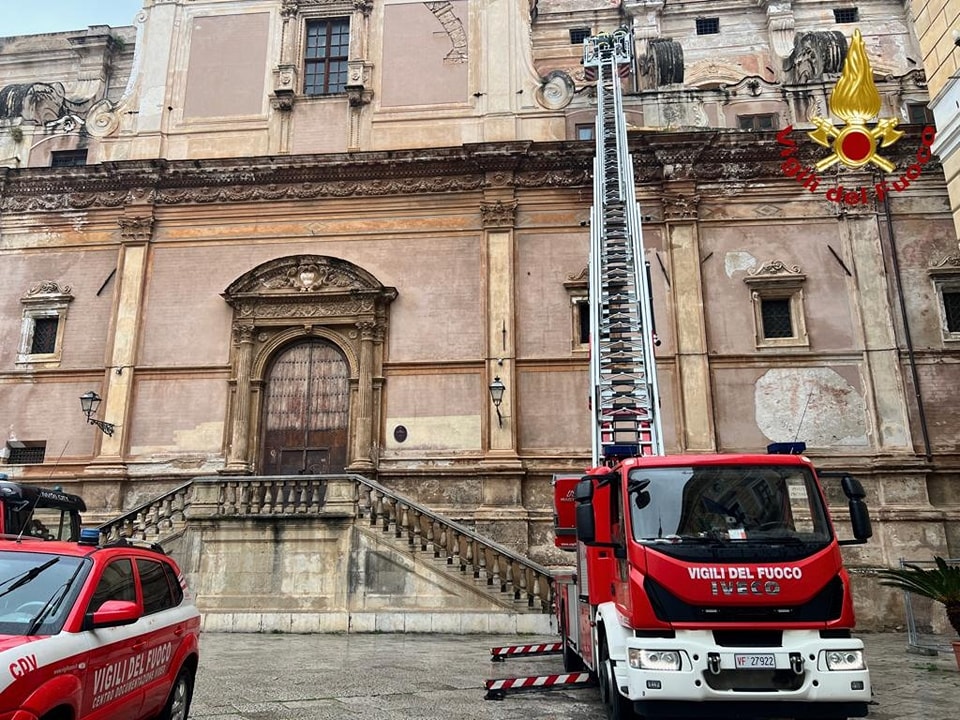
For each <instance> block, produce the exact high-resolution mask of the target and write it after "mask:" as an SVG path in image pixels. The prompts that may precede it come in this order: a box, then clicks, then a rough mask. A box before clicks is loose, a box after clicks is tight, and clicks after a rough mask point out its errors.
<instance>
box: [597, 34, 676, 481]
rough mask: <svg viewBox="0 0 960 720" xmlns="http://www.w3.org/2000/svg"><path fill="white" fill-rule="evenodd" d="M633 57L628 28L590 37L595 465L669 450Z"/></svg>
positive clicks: (631, 41) (630, 35) (660, 453)
mask: <svg viewBox="0 0 960 720" xmlns="http://www.w3.org/2000/svg"><path fill="white" fill-rule="evenodd" d="M632 60H633V35H632V33H630V32H629V31H628V30H625V29H619V30H616V31H615V32H613V33H611V34H601V35H596V36H593V37H590V38H587V39H586V40H585V41H584V54H583V65H584V68H585V69H586V71H587V72H588V74H590V75H592V74H594V73H595V74H596V78H597V87H596V93H597V120H596V133H595V136H596V155H595V157H594V165H593V208H592V209H591V216H590V337H591V353H590V378H591V391H592V394H591V402H592V411H593V465H594V466H595V467H596V466H598V465H600V464H601V463H604V462H610V461H613V460H615V459H616V458H622V457H635V456H638V455H662V454H663V434H662V430H661V426H660V412H659V410H660V408H659V404H660V401H659V398H660V395H659V390H658V387H657V373H656V360H655V358H654V354H653V346H654V327H653V311H652V308H651V296H650V287H649V275H648V273H647V269H646V265H645V263H644V258H643V229H642V226H641V219H640V206H639V204H638V203H637V199H636V191H635V187H634V179H633V161H632V159H631V157H630V153H629V151H628V147H627V129H626V123H625V120H624V115H623V93H622V90H621V75H622V74H625V72H629V70H630V67H631V63H632ZM622 71H625V72H622Z"/></svg>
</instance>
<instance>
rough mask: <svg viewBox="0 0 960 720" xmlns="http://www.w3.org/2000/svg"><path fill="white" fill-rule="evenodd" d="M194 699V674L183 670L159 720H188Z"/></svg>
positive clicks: (171, 689) (171, 690)
mask: <svg viewBox="0 0 960 720" xmlns="http://www.w3.org/2000/svg"><path fill="white" fill-rule="evenodd" d="M192 698H193V672H192V671H191V670H189V669H188V668H183V669H181V670H180V674H179V675H177V679H176V681H175V682H174V683H173V687H172V688H170V696H169V697H168V698H167V704H166V705H164V706H163V712H161V713H160V717H159V718H158V720H187V713H188V712H190V700H191V699H192Z"/></svg>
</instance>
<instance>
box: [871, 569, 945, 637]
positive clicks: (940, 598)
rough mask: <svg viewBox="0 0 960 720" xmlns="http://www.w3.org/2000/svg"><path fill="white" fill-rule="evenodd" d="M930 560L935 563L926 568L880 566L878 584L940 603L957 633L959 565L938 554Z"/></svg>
mask: <svg viewBox="0 0 960 720" xmlns="http://www.w3.org/2000/svg"><path fill="white" fill-rule="evenodd" d="M933 560H934V563H936V567H934V568H930V569H929V570H925V569H924V568H921V567H918V566H917V565H911V564H910V563H904V566H903V567H902V568H899V569H884V570H881V571H880V572H879V575H880V578H881V579H880V584H881V585H887V586H889V587H895V588H900V589H901V590H906V591H907V592H912V593H914V594H915V595H920V596H922V597H926V598H930V599H931V600H934V601H936V602H938V603H940V604H941V605H943V606H944V608H945V609H946V611H947V621H948V622H949V623H950V625H951V626H952V627H953V629H954V630H956V631H957V634H958V635H960V566H957V565H949V564H947V561H946V560H944V559H943V558H942V557H934V558H933Z"/></svg>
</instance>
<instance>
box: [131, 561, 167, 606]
mask: <svg viewBox="0 0 960 720" xmlns="http://www.w3.org/2000/svg"><path fill="white" fill-rule="evenodd" d="M164 565H165V563H162V562H157V561H156V560H148V559H146V558H137V572H138V573H140V587H141V588H142V589H143V614H144V615H152V614H153V613H158V612H160V611H161V610H167V609H169V608H172V607H174V606H175V605H176V603H174V602H173V594H172V593H171V590H170V583H169V581H168V580H167V575H166V573H164V572H163V568H164Z"/></svg>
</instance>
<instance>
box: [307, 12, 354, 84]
mask: <svg viewBox="0 0 960 720" xmlns="http://www.w3.org/2000/svg"><path fill="white" fill-rule="evenodd" d="M349 50H350V20H349V18H345V17H342V18H324V19H322V20H308V21H307V40H306V45H305V51H304V60H303V92H304V94H305V95H333V94H335V93H342V92H343V91H344V90H345V88H346V85H347V57H348V54H349Z"/></svg>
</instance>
